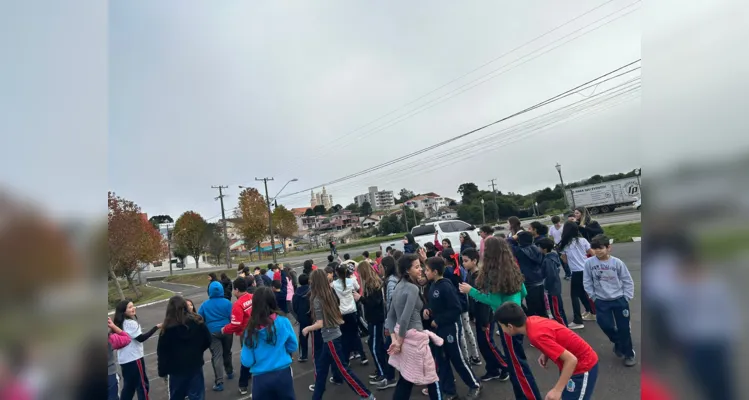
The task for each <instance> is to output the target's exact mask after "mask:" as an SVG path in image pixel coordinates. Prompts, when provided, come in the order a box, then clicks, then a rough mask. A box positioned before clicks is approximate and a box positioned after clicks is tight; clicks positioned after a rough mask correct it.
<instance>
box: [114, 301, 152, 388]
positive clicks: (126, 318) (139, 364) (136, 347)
mask: <svg viewBox="0 0 749 400" xmlns="http://www.w3.org/2000/svg"><path fill="white" fill-rule="evenodd" d="M113 322H114V325H115V326H116V327H117V328H119V329H121V330H122V331H124V332H125V333H127V335H128V336H130V339H131V341H130V344H128V345H127V346H125V347H123V348H121V349H119V350H117V361H118V362H119V363H120V371H121V372H122V380H123V383H122V391H121V392H120V399H121V400H132V398H133V396H134V395H135V393H138V400H148V389H149V384H148V382H149V381H148V376H147V375H146V363H145V360H144V359H143V357H144V353H143V342H145V341H146V340H148V338H150V337H151V336H152V335H153V334H154V333H156V331H157V330H159V329H161V326H162V324H158V325H156V326H154V327H153V328H151V329H150V330H149V331H148V332H146V333H143V332H142V331H141V327H140V324H139V323H138V317H137V316H136V315H135V306H134V305H133V302H132V301H130V300H122V301H120V302H119V303H117V307H115V309H114V320H113Z"/></svg>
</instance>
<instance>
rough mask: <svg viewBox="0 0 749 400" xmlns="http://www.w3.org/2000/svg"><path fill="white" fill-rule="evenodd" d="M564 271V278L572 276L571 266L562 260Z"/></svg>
mask: <svg viewBox="0 0 749 400" xmlns="http://www.w3.org/2000/svg"><path fill="white" fill-rule="evenodd" d="M562 269H563V270H564V277H565V278H566V277H568V276H572V270H570V265H569V264H567V263H566V262H564V260H562Z"/></svg>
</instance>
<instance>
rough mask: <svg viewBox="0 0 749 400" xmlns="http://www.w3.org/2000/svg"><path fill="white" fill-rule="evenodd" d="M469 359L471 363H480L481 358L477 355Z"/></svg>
mask: <svg viewBox="0 0 749 400" xmlns="http://www.w3.org/2000/svg"><path fill="white" fill-rule="evenodd" d="M470 361H471V364H473V365H481V359H480V358H478V357H471V359H470Z"/></svg>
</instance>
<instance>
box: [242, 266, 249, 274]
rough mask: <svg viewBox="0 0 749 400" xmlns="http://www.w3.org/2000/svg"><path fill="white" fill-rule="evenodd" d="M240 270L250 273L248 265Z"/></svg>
mask: <svg viewBox="0 0 749 400" xmlns="http://www.w3.org/2000/svg"><path fill="white" fill-rule="evenodd" d="M242 272H244V274H245V275H250V267H244V268H243V269H242Z"/></svg>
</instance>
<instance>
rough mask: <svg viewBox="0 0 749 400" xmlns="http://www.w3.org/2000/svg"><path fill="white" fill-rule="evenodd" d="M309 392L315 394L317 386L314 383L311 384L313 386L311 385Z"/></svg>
mask: <svg viewBox="0 0 749 400" xmlns="http://www.w3.org/2000/svg"><path fill="white" fill-rule="evenodd" d="M309 391H310V392H314V391H315V384H314V383H313V384H311V385H309Z"/></svg>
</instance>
